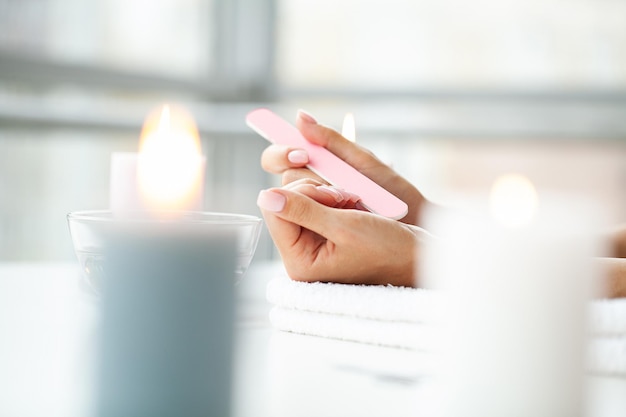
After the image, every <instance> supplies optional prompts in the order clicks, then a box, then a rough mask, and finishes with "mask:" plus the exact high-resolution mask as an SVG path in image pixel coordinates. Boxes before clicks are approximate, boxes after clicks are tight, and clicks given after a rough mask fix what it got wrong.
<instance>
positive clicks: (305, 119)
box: [296, 110, 386, 171]
mask: <svg viewBox="0 0 626 417" xmlns="http://www.w3.org/2000/svg"><path fill="white" fill-rule="evenodd" d="M296 126H297V127H298V129H299V130H300V132H301V133H302V135H303V136H304V137H305V138H306V139H307V140H308V141H309V142H312V143H315V144H317V145H320V146H323V147H324V148H326V149H328V150H329V151H331V152H332V153H334V154H335V155H337V156H338V157H339V158H341V159H342V160H344V161H346V162H347V163H348V164H350V165H352V166H353V167H355V168H357V169H358V170H360V171H363V170H367V169H371V168H373V167H379V166H380V167H386V165H385V164H383V163H382V162H381V161H380V160H379V159H378V158H377V157H376V156H375V155H374V154H373V153H372V152H370V151H369V150H366V149H364V148H362V147H361V146H359V145H357V144H356V143H354V142H352V141H349V140H348V139H346V138H344V137H343V136H342V135H341V134H340V133H339V132H337V131H335V130H334V129H331V128H329V127H326V126H324V125H321V124H319V123H317V121H316V120H315V119H314V118H313V117H312V116H311V115H310V114H308V113H307V112H305V111H303V110H299V111H298V116H297V119H296Z"/></svg>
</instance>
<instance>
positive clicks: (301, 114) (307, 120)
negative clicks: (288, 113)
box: [298, 109, 317, 124]
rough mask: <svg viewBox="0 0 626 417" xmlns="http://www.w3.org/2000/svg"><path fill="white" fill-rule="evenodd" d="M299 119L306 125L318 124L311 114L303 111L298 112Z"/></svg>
mask: <svg viewBox="0 0 626 417" xmlns="http://www.w3.org/2000/svg"><path fill="white" fill-rule="evenodd" d="M298 118H299V119H300V120H302V121H303V122H305V123H310V124H317V120H315V117H313V116H311V115H310V114H309V113H307V112H305V111H304V110H302V109H300V110H298Z"/></svg>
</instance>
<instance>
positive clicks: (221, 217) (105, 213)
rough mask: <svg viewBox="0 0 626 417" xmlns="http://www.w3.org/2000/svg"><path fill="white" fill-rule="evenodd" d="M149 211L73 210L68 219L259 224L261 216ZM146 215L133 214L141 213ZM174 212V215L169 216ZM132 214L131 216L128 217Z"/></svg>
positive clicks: (101, 221) (80, 220)
mask: <svg viewBox="0 0 626 417" xmlns="http://www.w3.org/2000/svg"><path fill="white" fill-rule="evenodd" d="M146 213H150V212H148V211H142V210H136V211H129V212H126V213H125V216H122V217H115V216H113V211H111V210H79V211H72V212H70V213H68V214H67V219H68V221H77V222H84V223H116V222H120V221H121V222H129V221H130V222H132V223H135V222H136V223H173V224H176V223H194V224H220V225H224V224H232V225H244V224H258V223H260V222H261V220H262V219H261V218H260V217H257V216H254V215H251V214H239V213H226V212H217V211H179V212H174V211H167V210H163V211H155V212H154V213H155V214H158V213H162V214H164V215H166V216H163V217H159V216H158V215H154V214H152V215H145V214H146ZM141 214H144V216H133V215H141ZM168 214H172V216H168ZM127 215H131V217H127Z"/></svg>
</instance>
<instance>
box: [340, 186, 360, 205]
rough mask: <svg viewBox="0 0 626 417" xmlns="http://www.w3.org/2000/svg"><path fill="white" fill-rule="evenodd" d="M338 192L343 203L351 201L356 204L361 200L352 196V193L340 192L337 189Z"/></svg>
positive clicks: (354, 195)
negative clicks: (341, 196)
mask: <svg viewBox="0 0 626 417" xmlns="http://www.w3.org/2000/svg"><path fill="white" fill-rule="evenodd" d="M339 191H340V192H341V194H342V195H343V199H344V200H345V201H352V202H353V203H355V202H357V201H359V200H360V199H361V197H359V196H358V195H356V194H353V193H351V192H349V191H346V190H341V189H339Z"/></svg>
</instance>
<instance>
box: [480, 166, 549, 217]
mask: <svg viewBox="0 0 626 417" xmlns="http://www.w3.org/2000/svg"><path fill="white" fill-rule="evenodd" d="M538 203H539V199H538V197H537V191H536V190H535V187H534V186H533V184H532V182H530V180H529V179H528V178H526V177H524V176H522V175H517V174H507V175H504V176H502V177H500V178H498V179H497V180H496V181H495V183H494V184H493V187H492V189H491V201H490V209H491V214H492V215H493V217H494V218H495V219H496V221H498V222H499V223H500V224H502V225H503V226H505V227H508V228H521V227H524V226H527V225H529V224H530V223H531V222H532V219H533V217H534V215H535V212H536V211H537V206H538Z"/></svg>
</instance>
